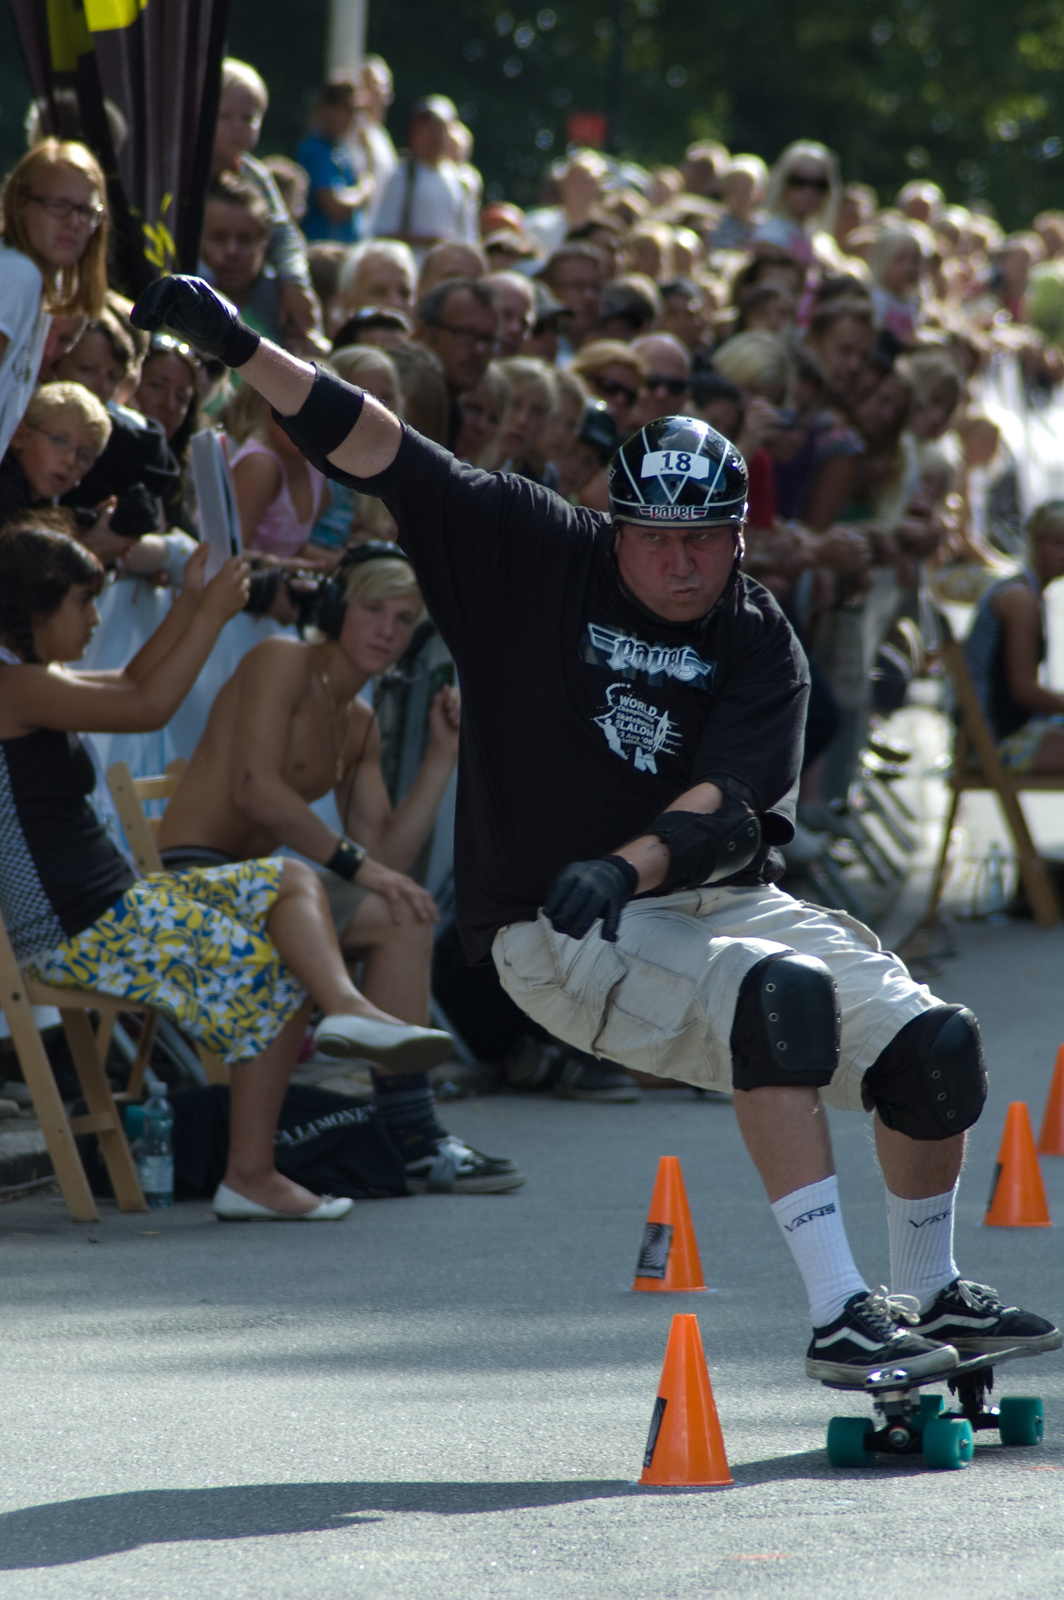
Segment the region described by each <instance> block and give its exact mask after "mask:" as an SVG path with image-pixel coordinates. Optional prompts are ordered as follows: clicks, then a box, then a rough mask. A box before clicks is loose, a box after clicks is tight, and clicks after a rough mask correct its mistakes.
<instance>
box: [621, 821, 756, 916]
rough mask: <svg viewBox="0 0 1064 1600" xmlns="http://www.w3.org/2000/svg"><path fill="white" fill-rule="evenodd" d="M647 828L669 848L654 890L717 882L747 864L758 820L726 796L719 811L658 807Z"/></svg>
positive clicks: (668, 891) (669, 891)
mask: <svg viewBox="0 0 1064 1600" xmlns="http://www.w3.org/2000/svg"><path fill="white" fill-rule="evenodd" d="M647 833H648V834H654V835H656V836H657V838H659V839H660V840H661V842H662V844H664V845H667V846H668V851H669V870H668V872H667V873H666V875H665V879H664V881H663V882H662V884H661V886H660V888H659V889H658V893H659V894H673V893H674V892H675V891H676V890H677V889H693V888H696V887H698V886H699V885H700V884H706V883H719V882H720V880H721V879H722V878H730V877H732V876H733V874H734V873H736V872H741V871H742V870H743V868H744V867H748V866H749V865H750V863H751V861H753V859H754V857H755V856H756V855H757V852H758V851H759V850H760V848H761V824H760V822H758V820H757V818H756V817H755V816H754V815H753V814H752V813H751V812H750V811H748V810H747V808H746V806H744V805H740V803H739V802H738V801H737V800H727V799H726V800H725V801H724V804H723V805H722V806H721V807H720V809H719V810H718V811H708V812H703V811H663V812H662V813H661V816H660V817H658V818H656V819H655V821H654V822H652V823H651V824H650V827H649V828H648V829H647Z"/></svg>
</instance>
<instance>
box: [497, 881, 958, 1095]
mask: <svg viewBox="0 0 1064 1600" xmlns="http://www.w3.org/2000/svg"><path fill="white" fill-rule="evenodd" d="M600 926H601V925H600V924H599V923H597V922H596V924H595V925H594V927H593V928H592V929H591V932H590V933H589V934H587V935H586V936H585V937H584V938H583V939H570V938H569V937H568V936H567V935H566V934H563V933H556V932H555V930H554V928H552V926H551V924H550V923H549V922H548V921H547V918H546V917H545V916H544V914H543V912H542V911H541V912H540V914H539V916H538V917H537V919H536V921H535V922H514V923H511V924H510V925H509V926H508V927H505V928H501V929H500V930H499V932H498V933H497V934H496V936H495V942H494V944H493V945H492V956H493V957H494V960H495V965H496V967H497V968H498V972H499V977H500V979H501V980H502V985H503V988H504V989H505V990H506V992H507V994H508V995H509V996H510V997H511V999H512V1000H514V1001H515V1002H516V1004H517V1005H519V1006H520V1007H521V1010H522V1011H524V1012H526V1013H527V1014H528V1015H529V1016H530V1017H532V1018H533V1019H534V1020H535V1021H536V1022H538V1023H539V1024H540V1025H541V1026H542V1027H544V1028H546V1030H547V1031H548V1033H552V1034H554V1035H555V1037H556V1038H559V1039H563V1040H565V1042H566V1043H567V1044H571V1045H573V1046H575V1048H576V1049H578V1050H585V1051H588V1052H589V1053H590V1054H592V1055H595V1056H599V1057H603V1058H605V1059H607V1060H610V1061H617V1062H619V1063H620V1064H621V1066H624V1067H631V1068H633V1069H635V1070H636V1071H638V1072H650V1073H656V1074H657V1075H658V1076H659V1077H662V1078H679V1079H681V1080H682V1081H683V1082H685V1083H692V1084H695V1085H697V1086H699V1087H701V1088H706V1089H728V1088H730V1087H731V1049H730V1045H729V1040H730V1037H731V1029H732V1021H733V1019H734V1016H735V1003H736V1000H737V998H738V994H739V986H740V984H741V983H742V981H743V978H744V977H745V976H746V974H747V973H748V972H749V970H750V968H751V967H754V966H756V965H757V963H758V962H759V961H763V960H764V958H765V957H766V956H769V955H773V954H776V953H778V952H780V951H783V950H796V951H798V952H799V954H801V955H809V956H819V957H820V959H821V961H823V962H824V963H825V964H826V965H827V967H828V968H829V970H830V972H831V975H832V977H833V978H834V980H835V985H836V987H837V989H838V994H839V1004H840V1007H841V1010H842V1051H841V1057H840V1061H839V1066H838V1070H837V1071H836V1073H835V1075H834V1077H833V1078H832V1080H831V1083H830V1084H829V1085H828V1087H827V1088H826V1089H824V1090H822V1091H821V1092H822V1094H823V1097H824V1099H825V1100H826V1101H827V1102H828V1103H829V1104H830V1105H833V1106H838V1107H840V1108H841V1109H843V1110H848V1111H860V1110H862V1109H863V1108H862V1103H861V1079H862V1078H863V1077H864V1074H865V1073H866V1072H867V1070H868V1068H869V1067H870V1066H871V1065H872V1063H873V1062H874V1061H875V1060H876V1058H877V1056H878V1055H879V1053H880V1051H881V1050H883V1049H884V1048H885V1047H886V1045H888V1044H889V1043H890V1041H891V1039H893V1037H894V1035H895V1034H896V1033H897V1032H898V1031H899V1029H901V1028H903V1027H904V1026H905V1024H906V1023H907V1022H910V1021H911V1020H912V1019H913V1017H916V1016H919V1015H920V1013H921V1012H922V1011H927V1010H929V1009H930V1008H931V1007H932V1006H933V1005H935V1004H937V1003H938V1002H937V1001H936V999H935V997H934V995H932V994H931V993H930V991H929V990H928V989H927V987H926V986H925V985H924V984H918V983H914V982H913V980H912V978H910V976H909V974H908V971H907V970H906V968H905V966H904V965H903V963H902V962H901V961H899V960H898V958H897V956H895V955H891V954H890V952H889V951H885V950H883V949H882V948H881V946H880V943H879V940H878V939H877V938H876V936H875V934H874V933H872V931H871V930H870V929H869V928H866V927H865V926H864V924H863V923H860V922H858V921H857V920H856V918H853V917H849V916H847V915H846V913H845V912H842V911H825V910H823V909H822V908H821V907H819V906H812V905H807V904H806V903H805V902H804V901H801V900H795V899H794V898H793V897H792V896H791V895H789V894H784V893H783V892H782V890H780V889H776V888H773V887H771V886H769V887H765V888H750V889H726V888H720V889H712V888H709V889H687V890H683V891H681V892H680V893H678V894H670V895H662V896H661V897H660V898H659V897H655V898H653V899H648V900H635V901H632V902H631V903H630V904H629V905H628V906H626V907H625V910H624V914H623V916H622V917H621V925H620V930H619V933H618V937H617V943H616V944H609V943H607V942H606V940H604V939H603V938H602V937H601V935H600V933H599V928H600Z"/></svg>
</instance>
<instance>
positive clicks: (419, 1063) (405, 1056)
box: [314, 1015, 454, 1072]
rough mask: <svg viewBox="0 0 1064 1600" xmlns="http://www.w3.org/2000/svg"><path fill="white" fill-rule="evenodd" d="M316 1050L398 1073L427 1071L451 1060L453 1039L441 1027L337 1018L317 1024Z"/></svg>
mask: <svg viewBox="0 0 1064 1600" xmlns="http://www.w3.org/2000/svg"><path fill="white" fill-rule="evenodd" d="M314 1047H315V1049H316V1050H317V1051H318V1053H319V1055H323V1056H347V1057H350V1056H361V1057H362V1058H363V1059H364V1060H366V1061H376V1062H378V1063H379V1064H380V1065H381V1066H382V1067H393V1068H395V1069H396V1070H397V1071H399V1072H428V1071H429V1069H430V1068H431V1067H438V1066H439V1064H440V1062H441V1061H448V1060H449V1059H450V1057H451V1055H452V1054H453V1053H454V1040H453V1039H452V1038H451V1036H450V1034H449V1033H443V1032H442V1031H441V1030H440V1029H439V1028H418V1027H415V1026H413V1024H411V1023H406V1022H377V1021H376V1020H375V1019H374V1018H373V1017H350V1016H346V1015H338V1016H333V1017H325V1018H323V1019H322V1021H321V1022H319V1023H318V1026H317V1027H316V1028H315V1030H314Z"/></svg>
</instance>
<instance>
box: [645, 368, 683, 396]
mask: <svg viewBox="0 0 1064 1600" xmlns="http://www.w3.org/2000/svg"><path fill="white" fill-rule="evenodd" d="M690 387H691V385H690V384H689V383H688V381H687V379H686V378H663V377H662V376H661V374H660V373H658V372H652V373H651V374H650V377H649V378H648V379H647V388H648V389H650V390H652V391H653V390H657V392H658V393H659V394H660V393H662V392H664V393H665V394H671V395H675V396H677V397H679V396H680V395H681V394H686V393H687V391H688V389H689V388H690Z"/></svg>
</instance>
